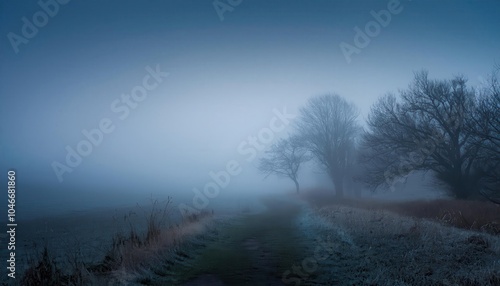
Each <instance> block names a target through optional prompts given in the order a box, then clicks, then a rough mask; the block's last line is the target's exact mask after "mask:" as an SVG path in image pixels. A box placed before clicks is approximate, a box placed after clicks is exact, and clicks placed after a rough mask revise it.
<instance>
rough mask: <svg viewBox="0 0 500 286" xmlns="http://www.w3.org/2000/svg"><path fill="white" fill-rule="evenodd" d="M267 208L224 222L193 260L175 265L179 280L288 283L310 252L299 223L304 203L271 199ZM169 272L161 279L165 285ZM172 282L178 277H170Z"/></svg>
mask: <svg viewBox="0 0 500 286" xmlns="http://www.w3.org/2000/svg"><path fill="white" fill-rule="evenodd" d="M263 204H264V205H265V206H266V207H267V210H266V211H264V212H262V213H258V214H250V215H247V216H243V217H241V218H238V219H236V221H234V222H231V223H230V224H229V225H228V226H225V227H221V228H220V230H219V232H218V233H217V235H216V238H215V239H214V240H213V241H211V242H209V243H207V244H206V245H204V246H203V249H202V250H201V251H200V252H199V253H198V254H197V255H195V256H194V257H193V258H192V259H191V260H190V261H189V262H186V263H182V264H181V263H177V264H176V265H174V266H172V269H171V271H170V273H174V274H175V275H176V276H177V277H176V281H178V282H177V283H179V285H187V286H191V285H285V284H284V283H283V282H282V281H281V280H282V277H283V273H284V272H285V271H287V270H288V269H290V267H291V266H292V265H293V264H296V263H297V262H300V261H301V260H302V259H303V258H304V257H305V255H306V254H305V252H306V248H307V247H306V246H307V244H306V243H305V238H304V235H303V233H302V232H301V231H300V229H298V228H297V217H298V216H299V214H300V212H301V211H302V206H301V205H299V204H298V203H294V202H293V201H289V200H286V201H285V200H277V199H266V200H263ZM166 279H168V277H164V278H163V279H162V278H158V279H155V281H154V283H152V284H154V285H164V284H163V283H167V280H166ZM170 283H172V282H170Z"/></svg>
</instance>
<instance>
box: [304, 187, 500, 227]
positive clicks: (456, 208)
mask: <svg viewBox="0 0 500 286" xmlns="http://www.w3.org/2000/svg"><path fill="white" fill-rule="evenodd" d="M331 194H332V192H330V191H327V190H320V189H316V190H310V191H308V192H304V194H303V195H302V198H303V199H305V200H307V201H309V202H311V203H312V204H313V205H315V206H317V207H322V206H328V205H345V206H350V207H356V208H361V209H367V210H388V211H391V212H394V213H397V214H400V215H404V216H409V217H415V218H425V219H431V220H435V221H439V222H442V223H445V224H447V225H451V226H454V227H458V228H462V229H468V230H476V231H482V232H487V233H490V234H496V235H498V234H500V205H497V204H494V203H491V202H486V201H466V200H451V199H450V200H445V199H439V200H419V201H405V202H387V201H380V200H369V199H349V198H344V199H342V200H338V199H337V198H335V197H334V196H332V195H331Z"/></svg>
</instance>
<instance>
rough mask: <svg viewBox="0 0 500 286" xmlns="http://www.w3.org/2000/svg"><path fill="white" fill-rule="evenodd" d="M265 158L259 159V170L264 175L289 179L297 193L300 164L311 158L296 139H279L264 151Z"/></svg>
mask: <svg viewBox="0 0 500 286" xmlns="http://www.w3.org/2000/svg"><path fill="white" fill-rule="evenodd" d="M266 155H267V157H264V158H261V159H260V162H259V170H260V171H261V172H262V173H264V174H265V175H266V177H268V176H270V175H278V176H282V177H287V178H290V179H291V180H292V181H293V182H294V183H295V189H296V191H297V193H298V192H299V181H298V174H299V170H300V166H301V164H302V163H304V162H306V161H309V160H310V159H311V158H310V156H309V155H307V150H306V149H304V148H303V146H302V145H301V144H300V141H299V140H298V139H297V138H296V137H293V136H292V137H290V138H288V139H279V140H278V141H277V142H276V143H275V144H273V145H272V146H271V148H270V149H269V150H268V151H266Z"/></svg>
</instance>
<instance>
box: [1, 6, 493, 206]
mask: <svg viewBox="0 0 500 286" xmlns="http://www.w3.org/2000/svg"><path fill="white" fill-rule="evenodd" d="M42 2H44V3H45V2H51V1H42ZM61 2H63V1H61ZM221 2H223V3H227V1H222V0H221ZM390 2H391V1H351V0H349V1H347V0H345V1H326V0H325V1H284V0H282V1H263V0H256V1H250V0H243V1H242V2H241V4H239V5H237V6H236V7H233V8H232V11H227V12H225V13H224V15H223V16H224V20H223V21H221V20H220V18H219V16H218V14H217V11H216V9H214V6H213V1H153V0H151V1H105V2H103V1H78V0H73V1H69V3H67V4H64V5H63V4H58V6H59V10H58V11H57V13H55V15H54V16H53V17H50V18H49V19H48V22H47V24H46V25H45V26H43V27H40V28H39V29H38V32H37V33H36V35H35V36H33V37H32V38H31V39H28V42H27V43H25V44H19V45H18V47H17V48H18V51H17V53H16V52H15V48H13V45H12V44H11V42H10V40H9V36H8V35H9V33H14V34H16V35H19V36H22V27H23V20H22V19H23V17H26V19H28V20H30V21H33V16H34V15H35V14H36V13H37V12H39V11H41V10H42V8H41V6H40V5H39V4H37V2H36V1H24V2H21V1H14V0H5V1H2V2H1V3H0V35H2V40H1V41H0V63H1V65H0V117H1V119H0V120H1V122H2V125H1V127H0V128H1V129H0V132H1V136H2V141H1V143H0V166H1V171H2V172H6V170H7V169H9V168H15V169H16V170H18V172H19V173H20V174H22V177H20V178H23V181H21V182H22V183H23V184H26V186H28V185H29V186H30V187H29V188H27V189H29V190H27V193H30V192H33V193H34V192H36V190H35V187H33V186H36V187H37V188H42V186H43V188H44V189H54V190H56V189H57V190H59V189H72V188H74V186H80V188H81V190H78V192H81V193H85V192H89V190H90V189H92V190H96V192H97V190H99V192H100V193H102V192H106V190H109V189H120V190H123V189H126V188H130V189H131V190H130V192H136V193H138V192H139V193H140V191H137V189H138V188H140V186H142V183H143V182H148V186H152V188H157V189H165V188H168V186H176V187H175V188H176V189H178V191H179V192H184V191H185V192H190V190H189V189H190V188H191V187H195V186H197V185H199V184H202V183H203V182H205V181H207V180H209V177H208V175H207V174H208V172H210V171H212V170H218V169H222V168H223V167H224V166H225V163H226V162H227V161H228V160H233V159H236V160H242V161H244V160H243V157H242V156H241V154H239V153H238V151H237V148H238V146H239V144H241V142H243V141H244V140H246V139H247V137H248V136H249V135H252V134H255V133H257V132H259V130H261V129H262V128H264V127H265V126H267V124H268V123H269V120H270V119H271V118H272V117H273V116H274V113H273V111H272V110H273V109H275V108H277V109H279V110H282V109H283V108H284V107H285V106H286V107H287V109H288V110H289V111H290V112H296V111H297V108H298V107H300V106H301V105H303V104H304V103H305V102H306V100H307V99H308V98H309V97H311V96H314V95H318V94H322V93H326V92H334V93H338V94H340V95H342V96H344V97H345V98H347V99H348V100H350V101H352V102H354V103H355V104H356V105H357V106H358V107H359V108H360V111H361V117H360V120H363V119H364V118H365V117H366V115H367V114H368V112H369V108H370V106H371V104H372V103H373V102H374V101H375V100H376V99H377V98H378V97H379V96H381V95H383V94H384V93H386V92H391V91H392V92H395V91H397V90H398V89H400V88H405V87H406V86H407V85H408V84H409V82H410V80H411V78H412V76H413V72H414V71H419V70H421V69H427V70H429V72H430V75H431V77H437V78H448V77H451V76H453V75H456V74H464V75H465V76H467V77H468V78H469V80H470V83H471V84H472V85H476V84H478V83H479V78H480V77H486V75H487V73H488V72H490V71H491V70H492V68H493V66H494V64H495V63H498V62H500V34H499V33H498V30H499V28H500V17H498V15H500V2H499V1H493V0H490V1H487V0H485V1H451V0H449V1H417V0H413V1H403V0H402V1H401V2H400V4H399V6H400V7H401V8H402V11H401V12H400V13H398V14H392V15H391V21H390V23H389V24H388V25H387V26H386V27H381V29H380V33H378V34H377V35H376V36H375V37H373V38H371V39H370V43H369V44H368V46H366V47H364V48H362V49H361V52H360V53H359V54H354V55H352V59H351V62H350V63H348V62H347V61H346V59H345V57H344V55H343V53H342V51H341V49H340V48H339V46H340V44H341V43H342V42H345V43H349V44H353V41H354V37H355V34H356V32H355V30H354V28H355V27H360V29H362V30H363V29H364V28H365V26H366V24H367V23H369V22H370V21H373V20H374V18H373V15H372V14H371V11H374V12H379V11H381V10H387V9H388V8H387V7H388V4H389V3H390ZM53 3H57V2H53ZM147 66H150V67H156V66H159V67H160V68H161V70H162V71H165V72H168V73H169V76H168V77H167V78H166V79H165V80H164V81H163V82H162V83H161V84H160V85H159V86H158V87H157V88H155V89H154V90H152V91H150V92H149V94H148V97H147V99H146V100H144V101H142V102H140V104H139V105H138V106H137V108H135V109H134V110H132V111H133V112H131V113H130V116H129V117H127V119H126V120H119V119H117V116H116V115H117V114H115V113H113V112H112V111H111V109H110V105H111V103H112V102H113V101H115V100H117V99H120V96H121V94H123V93H129V92H130V91H131V90H132V89H133V88H134V87H135V86H137V85H140V84H141V81H142V79H143V77H144V76H145V75H146V74H147V71H146V69H145V68H146V67H147ZM103 118H111V119H113V122H114V124H115V125H116V129H115V130H114V131H113V132H112V133H111V134H106V136H105V137H104V140H103V142H102V144H100V145H99V146H97V147H96V148H94V149H93V151H92V153H91V155H90V156H88V157H86V158H84V160H83V162H82V163H81V164H80V165H79V166H78V167H77V168H75V170H74V172H73V173H71V174H69V173H68V174H65V175H64V176H65V179H64V181H63V182H62V183H60V182H59V181H58V179H57V176H56V175H55V174H54V170H53V167H52V165H51V164H52V163H53V162H56V161H57V162H61V163H62V162H64V160H65V156H66V150H65V147H66V146H73V147H75V146H76V145H77V143H78V142H80V141H81V140H83V139H84V137H83V136H82V133H81V132H82V130H83V129H87V130H89V129H92V128H96V127H97V126H98V124H99V122H100V120H101V119H103ZM281 135H286V131H284V133H282V134H278V135H277V136H281ZM254 163H255V162H250V163H248V167H247V168H245V172H244V175H241V176H240V177H238V179H237V180H236V181H235V182H239V183H240V184H241V185H238V184H237V183H235V184H234V185H232V188H234V189H238V188H239V187H240V186H244V185H248V184H247V182H248V181H251V182H255V181H259V182H260V181H261V178H260V177H259V176H258V175H257V174H256V173H255V171H254V168H253V165H254ZM186 189H187V190H186ZM75 192H77V191H75ZM49 193H50V192H49ZM52 193H53V195H54V196H55V195H56V194H59V193H58V192H57V191H53V192H52ZM52 193H50V194H52ZM70 194H71V193H70ZM109 194H112V193H111V192H110V193H109ZM113 194H114V193H113ZM50 196H51V195H47V196H45V198H46V199H47V200H49V199H50ZM70 197H71V195H67V198H66V200H70ZM109 197H110V198H113V195H109Z"/></svg>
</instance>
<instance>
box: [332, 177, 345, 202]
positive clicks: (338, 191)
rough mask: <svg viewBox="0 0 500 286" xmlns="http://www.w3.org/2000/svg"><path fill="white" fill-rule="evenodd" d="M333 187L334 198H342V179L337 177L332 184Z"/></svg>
mask: <svg viewBox="0 0 500 286" xmlns="http://www.w3.org/2000/svg"><path fill="white" fill-rule="evenodd" d="M333 184H334V185H335V196H336V197H337V198H343V197H344V178H343V177H342V176H337V177H336V178H335V180H334V182H333Z"/></svg>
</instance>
